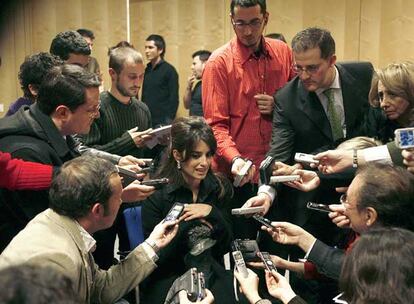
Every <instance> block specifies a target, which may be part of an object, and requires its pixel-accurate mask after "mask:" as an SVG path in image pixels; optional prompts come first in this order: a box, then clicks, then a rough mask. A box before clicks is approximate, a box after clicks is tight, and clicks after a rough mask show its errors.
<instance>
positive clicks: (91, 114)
mask: <svg viewBox="0 0 414 304" xmlns="http://www.w3.org/2000/svg"><path fill="white" fill-rule="evenodd" d="M100 109H101V101H100V100H99V103H98V104H97V105H96V106H94V107H93V109H89V110H86V112H87V113H88V115H89V117H90V118H95V117H96V115H98V114H99V110H100Z"/></svg>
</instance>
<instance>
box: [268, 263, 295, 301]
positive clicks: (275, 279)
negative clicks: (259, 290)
mask: <svg viewBox="0 0 414 304" xmlns="http://www.w3.org/2000/svg"><path fill="white" fill-rule="evenodd" d="M265 275H266V285H267V290H268V291H269V294H270V295H271V296H273V297H275V298H277V299H279V300H281V301H282V302H283V303H284V304H287V303H289V302H290V300H292V299H293V298H294V297H295V296H296V294H295V293H294V292H293V290H292V287H291V286H290V284H289V282H288V281H287V280H286V278H285V277H284V276H282V275H281V274H279V273H278V272H277V271H274V270H273V271H272V272H269V271H266V274H265Z"/></svg>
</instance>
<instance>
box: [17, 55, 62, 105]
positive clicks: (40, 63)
mask: <svg viewBox="0 0 414 304" xmlns="http://www.w3.org/2000/svg"><path fill="white" fill-rule="evenodd" d="M62 64H63V61H62V60H61V59H60V58H59V57H57V56H55V55H51V54H49V53H45V52H41V53H37V54H34V55H30V56H27V57H26V59H25V60H24V62H23V63H22V64H21V65H20V71H19V81H20V86H21V88H22V90H23V93H24V97H26V98H29V99H31V100H34V96H33V95H32V93H31V92H30V90H29V84H31V85H32V86H34V87H35V88H36V89H39V86H40V84H41V83H42V80H43V78H44V77H45V75H46V74H47V72H48V71H49V70H50V69H51V68H52V67H54V66H57V65H62Z"/></svg>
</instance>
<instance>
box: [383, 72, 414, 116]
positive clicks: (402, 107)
mask: <svg viewBox="0 0 414 304" xmlns="http://www.w3.org/2000/svg"><path fill="white" fill-rule="evenodd" d="M378 100H379V102H380V106H381V109H383V110H384V112H385V115H387V118H388V119H389V120H397V119H398V118H400V117H401V116H402V115H403V114H405V112H406V110H407V108H408V106H409V105H410V103H409V102H408V101H407V100H406V99H405V98H402V97H400V96H396V95H394V94H392V93H390V92H389V91H388V90H387V89H386V88H385V86H384V85H383V84H382V82H381V80H380V81H378Z"/></svg>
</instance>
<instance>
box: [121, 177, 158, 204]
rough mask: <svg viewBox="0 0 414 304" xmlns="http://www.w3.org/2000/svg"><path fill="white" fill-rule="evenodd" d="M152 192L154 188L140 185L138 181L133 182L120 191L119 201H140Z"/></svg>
mask: <svg viewBox="0 0 414 304" xmlns="http://www.w3.org/2000/svg"><path fill="white" fill-rule="evenodd" d="M154 192H155V188H154V186H146V185H141V184H140V182H139V181H134V182H133V183H131V184H129V185H128V186H126V187H125V188H124V189H123V190H122V196H121V199H122V201H123V202H124V203H131V202H137V201H142V200H144V199H146V198H147V197H148V196H150V195H152V194H153V193H154Z"/></svg>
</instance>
